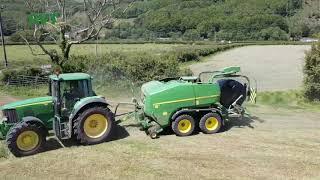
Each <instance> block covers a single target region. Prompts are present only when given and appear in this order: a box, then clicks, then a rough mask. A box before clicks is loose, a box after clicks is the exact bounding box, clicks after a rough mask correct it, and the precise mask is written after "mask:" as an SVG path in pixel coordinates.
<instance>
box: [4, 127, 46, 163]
mask: <svg viewBox="0 0 320 180" xmlns="http://www.w3.org/2000/svg"><path fill="white" fill-rule="evenodd" d="M45 142H46V131H45V130H44V129H43V128H42V127H40V126H37V125H36V124H28V123H26V122H20V123H18V124H16V125H15V126H13V127H12V128H11V129H10V131H9V132H8V134H7V137H6V143H7V145H8V149H9V150H10V152H11V153H12V154H13V155H14V156H16V157H21V156H29V155H33V154H37V153H39V152H41V151H42V150H43V147H44V145H45Z"/></svg>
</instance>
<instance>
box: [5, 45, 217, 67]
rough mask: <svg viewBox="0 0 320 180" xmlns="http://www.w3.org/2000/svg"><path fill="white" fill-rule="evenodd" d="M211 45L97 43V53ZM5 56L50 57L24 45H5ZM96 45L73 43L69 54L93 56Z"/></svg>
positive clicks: (43, 59)
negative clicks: (35, 54)
mask: <svg viewBox="0 0 320 180" xmlns="http://www.w3.org/2000/svg"><path fill="white" fill-rule="evenodd" d="M210 46H212V45H188V44H154V43H148V44H98V45H97V53H98V55H101V54H105V53H107V52H115V51H117V52H123V53H126V52H152V53H154V54H162V53H166V52H169V51H174V50H175V49H181V48H190V47H192V48H205V47H210ZM31 47H32V48H33V49H34V51H35V52H36V53H42V51H41V49H40V48H39V47H38V46H37V45H31ZM45 47H46V48H48V49H55V50H58V52H59V49H58V46H57V45H45ZM6 49H7V56H8V60H9V64H10V62H11V64H12V62H13V63H20V64H21V63H22V62H28V63H29V62H33V63H34V64H39V63H41V64H48V63H50V61H49V60H50V59H49V57H48V56H46V55H39V56H34V55H32V53H31V51H30V49H29V47H28V46H26V45H7V46H6ZM95 53H96V45H95V44H81V45H74V46H72V48H71V55H92V56H95ZM0 57H3V52H2V51H0Z"/></svg>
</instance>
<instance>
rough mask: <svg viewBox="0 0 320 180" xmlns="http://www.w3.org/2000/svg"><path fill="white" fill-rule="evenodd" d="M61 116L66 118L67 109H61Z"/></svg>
mask: <svg viewBox="0 0 320 180" xmlns="http://www.w3.org/2000/svg"><path fill="white" fill-rule="evenodd" d="M61 115H62V117H68V109H67V108H62V109H61Z"/></svg>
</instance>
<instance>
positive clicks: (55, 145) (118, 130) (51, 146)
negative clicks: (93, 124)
mask: <svg viewBox="0 0 320 180" xmlns="http://www.w3.org/2000/svg"><path fill="white" fill-rule="evenodd" d="M128 136H129V133H128V131H127V130H126V129H125V128H124V127H121V126H119V125H114V127H113V132H112V135H111V137H110V139H109V140H108V141H107V142H105V143H108V142H110V141H115V140H119V139H124V138H126V137H128ZM62 144H63V145H62ZM62 144H60V143H59V141H58V140H57V139H56V138H50V139H49V140H48V141H47V143H46V147H45V148H44V151H42V152H48V151H53V150H57V149H60V148H63V146H64V147H72V146H81V144H79V143H78V142H76V141H74V140H73V139H69V140H63V141H62Z"/></svg>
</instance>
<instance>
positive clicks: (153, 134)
mask: <svg viewBox="0 0 320 180" xmlns="http://www.w3.org/2000/svg"><path fill="white" fill-rule="evenodd" d="M148 134H149V136H150V138H151V139H157V138H158V137H159V136H158V133H157V131H156V127H150V128H149V129H148Z"/></svg>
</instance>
